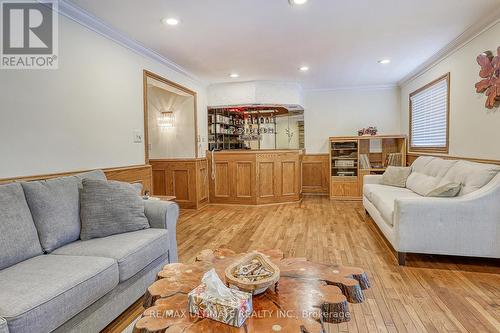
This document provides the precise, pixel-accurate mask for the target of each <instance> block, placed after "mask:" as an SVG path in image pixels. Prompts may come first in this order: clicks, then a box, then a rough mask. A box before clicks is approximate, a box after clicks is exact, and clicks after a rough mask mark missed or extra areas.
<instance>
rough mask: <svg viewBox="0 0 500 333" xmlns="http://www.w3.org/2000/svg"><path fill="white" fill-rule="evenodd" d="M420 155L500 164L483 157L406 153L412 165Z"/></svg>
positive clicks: (408, 161) (407, 161)
mask: <svg viewBox="0 0 500 333" xmlns="http://www.w3.org/2000/svg"><path fill="white" fill-rule="evenodd" d="M420 156H433V157H441V158H444V159H449V160H465V161H470V162H476V163H487V164H496V165H500V160H487V159H481V158H473V157H458V156H449V155H438V154H422V153H408V154H407V155H406V163H407V165H408V166H410V165H412V163H413V162H415V160H416V159H417V158H419V157H420Z"/></svg>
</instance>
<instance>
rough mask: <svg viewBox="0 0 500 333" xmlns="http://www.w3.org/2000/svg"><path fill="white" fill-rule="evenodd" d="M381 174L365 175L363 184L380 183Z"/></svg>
mask: <svg viewBox="0 0 500 333" xmlns="http://www.w3.org/2000/svg"><path fill="white" fill-rule="evenodd" d="M381 182H382V175H366V176H364V177H363V184H380V183H381Z"/></svg>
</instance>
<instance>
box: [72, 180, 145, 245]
mask: <svg viewBox="0 0 500 333" xmlns="http://www.w3.org/2000/svg"><path fill="white" fill-rule="evenodd" d="M82 183H83V189H82V190H81V194H80V203H81V204H80V218H81V222H82V229H81V232H80V238H81V239H82V240H89V239H92V238H99V237H107V236H111V235H115V234H120V233H125V232H131V231H136V230H141V229H146V228H149V222H148V219H147V218H146V215H145V214H144V201H143V199H142V198H141V197H140V196H139V195H138V194H137V191H136V189H134V187H133V186H132V185H131V184H129V183H123V182H117V181H110V182H106V181H101V180H90V179H84V180H83V181H82Z"/></svg>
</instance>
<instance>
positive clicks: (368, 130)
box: [358, 126, 378, 136]
mask: <svg viewBox="0 0 500 333" xmlns="http://www.w3.org/2000/svg"><path fill="white" fill-rule="evenodd" d="M377 133H378V129H377V127H375V126H370V127H368V128H363V129H360V130H358V136H363V135H377Z"/></svg>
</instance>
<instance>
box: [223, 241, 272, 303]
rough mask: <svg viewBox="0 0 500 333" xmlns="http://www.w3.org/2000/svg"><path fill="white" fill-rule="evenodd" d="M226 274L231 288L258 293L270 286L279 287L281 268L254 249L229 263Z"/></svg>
mask: <svg viewBox="0 0 500 333" xmlns="http://www.w3.org/2000/svg"><path fill="white" fill-rule="evenodd" d="M225 275H226V283H227V284H228V286H229V287H230V288H233V289H237V290H242V291H246V292H249V293H251V294H252V295H258V294H262V293H263V292H265V291H266V290H267V289H268V288H269V287H272V286H274V287H275V288H277V283H278V280H279V278H280V269H279V268H278V266H276V265H275V264H273V263H272V262H271V260H269V259H268V257H266V256H265V255H263V254H262V253H259V252H257V251H254V252H252V253H249V254H247V255H246V256H244V257H243V258H241V259H240V260H237V261H235V262H234V263H233V264H231V265H229V266H228V267H227V268H226V270H225Z"/></svg>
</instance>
